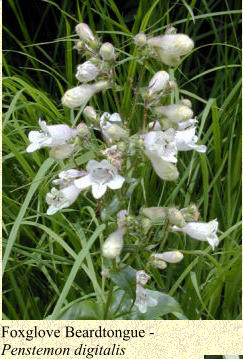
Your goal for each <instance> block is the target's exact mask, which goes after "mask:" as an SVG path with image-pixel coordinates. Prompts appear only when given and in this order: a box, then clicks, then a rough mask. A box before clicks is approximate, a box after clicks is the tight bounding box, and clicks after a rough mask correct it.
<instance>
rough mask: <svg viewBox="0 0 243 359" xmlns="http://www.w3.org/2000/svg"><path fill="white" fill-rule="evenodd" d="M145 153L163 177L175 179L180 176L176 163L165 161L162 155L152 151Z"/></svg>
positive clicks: (167, 179)
mask: <svg viewBox="0 0 243 359" xmlns="http://www.w3.org/2000/svg"><path fill="white" fill-rule="evenodd" d="M145 153H146V154H147V156H148V158H149V159H150V161H151V163H152V166H153V169H154V170H155V172H156V173H157V175H158V176H159V177H160V178H161V179H163V180H165V181H175V180H176V179H177V178H178V177H179V172H178V170H177V168H176V166H175V165H174V164H172V163H170V162H168V161H164V160H163V159H162V158H161V157H159V156H157V155H154V154H152V153H147V152H145Z"/></svg>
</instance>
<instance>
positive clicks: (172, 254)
mask: <svg viewBox="0 0 243 359" xmlns="http://www.w3.org/2000/svg"><path fill="white" fill-rule="evenodd" d="M151 258H152V259H154V260H163V261H165V262H167V263H179V262H180V261H182V259H183V258H184V256H183V254H182V253H181V252H179V251H168V252H163V253H153V254H151Z"/></svg>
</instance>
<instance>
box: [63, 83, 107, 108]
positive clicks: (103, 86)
mask: <svg viewBox="0 0 243 359" xmlns="http://www.w3.org/2000/svg"><path fill="white" fill-rule="evenodd" d="M109 87H110V83H109V82H108V81H99V82H96V83H94V84H92V85H81V86H76V87H73V88H71V89H70V90H67V91H66V92H65V94H64V95H63V97H62V104H63V106H66V107H69V108H75V107H80V106H83V105H85V104H86V103H87V102H88V101H89V100H90V99H91V97H92V96H94V95H95V94H96V93H97V92H100V91H103V90H107V89H108V88H109Z"/></svg>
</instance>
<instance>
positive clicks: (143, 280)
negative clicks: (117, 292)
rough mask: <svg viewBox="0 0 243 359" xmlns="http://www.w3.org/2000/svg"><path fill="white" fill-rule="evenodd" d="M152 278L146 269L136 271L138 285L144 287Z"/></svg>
mask: <svg viewBox="0 0 243 359" xmlns="http://www.w3.org/2000/svg"><path fill="white" fill-rule="evenodd" d="M150 279H151V277H150V275H148V274H147V273H146V272H145V271H144V270H138V271H136V282H137V284H138V285H141V286H142V287H143V286H144V285H145V284H147V282H148V281H149V280H150Z"/></svg>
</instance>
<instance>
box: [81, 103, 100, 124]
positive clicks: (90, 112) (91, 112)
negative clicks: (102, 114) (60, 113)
mask: <svg viewBox="0 0 243 359" xmlns="http://www.w3.org/2000/svg"><path fill="white" fill-rule="evenodd" d="M83 114H84V116H86V117H88V118H89V119H90V120H94V121H95V120H96V119H97V113H96V111H95V109H94V108H93V107H92V106H86V107H85V108H84V111H83Z"/></svg>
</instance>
